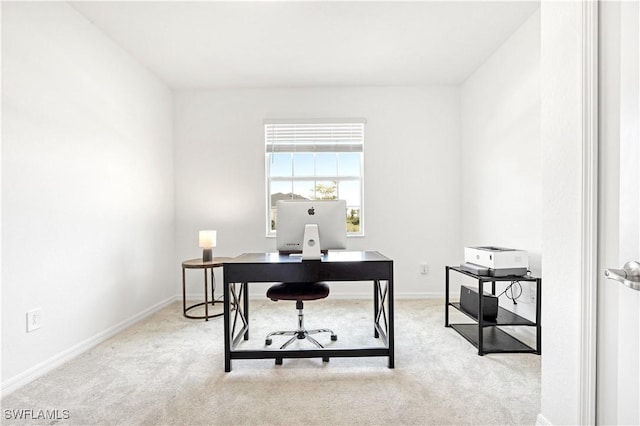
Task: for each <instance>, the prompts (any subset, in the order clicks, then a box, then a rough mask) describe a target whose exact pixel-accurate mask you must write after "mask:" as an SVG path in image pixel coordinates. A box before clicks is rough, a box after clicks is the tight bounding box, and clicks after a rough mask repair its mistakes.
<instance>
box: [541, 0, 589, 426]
mask: <svg viewBox="0 0 640 426" xmlns="http://www.w3.org/2000/svg"><path fill="white" fill-rule="evenodd" d="M541 31H542V32H541V34H542V41H541V42H542V45H541V46H542V72H541V80H540V81H541V91H542V116H541V123H542V157H541V160H542V205H543V209H542V241H543V244H542V252H543V253H544V256H543V259H542V265H543V269H542V279H543V286H542V289H543V291H542V294H543V296H542V318H543V344H542V354H543V355H542V379H541V385H542V400H541V410H542V413H541V418H539V419H538V421H539V423H542V424H544V423H551V424H556V425H561V424H579V423H580V415H579V411H580V333H581V318H580V316H581V309H580V302H581V281H582V280H581V270H582V267H581V218H582V214H581V213H582V200H581V193H582V134H583V133H582V124H583V123H582V78H581V76H582V4H581V3H580V2H572V1H566V2H542V6H541Z"/></svg>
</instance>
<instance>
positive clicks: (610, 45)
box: [596, 2, 640, 425]
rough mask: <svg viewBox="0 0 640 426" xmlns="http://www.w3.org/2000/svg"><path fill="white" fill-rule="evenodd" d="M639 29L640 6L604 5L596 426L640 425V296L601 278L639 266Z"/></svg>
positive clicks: (601, 6) (633, 291) (602, 7)
mask: <svg viewBox="0 0 640 426" xmlns="http://www.w3.org/2000/svg"><path fill="white" fill-rule="evenodd" d="M639 27H640V8H639V5H638V2H601V3H600V30H599V36H600V37H599V43H600V45H599V47H600V91H599V101H600V110H599V114H600V121H599V126H600V140H599V143H600V147H601V149H600V162H599V178H600V195H599V202H600V205H599V216H600V222H599V225H600V226H599V247H598V249H599V250H598V255H599V265H600V273H599V279H598V331H597V336H598V337H597V345H598V348H597V391H596V401H597V414H596V415H597V421H598V423H599V424H634V425H637V424H640V291H638V290H636V289H633V288H631V287H633V286H631V287H629V286H626V285H624V284H625V283H624V282H621V281H618V280H613V279H607V278H606V277H605V274H604V271H605V269H607V268H614V269H618V270H620V269H622V268H623V265H625V263H627V262H630V261H636V262H640V138H639V135H640V108H639V104H640V67H639V57H640V31H639ZM632 265H633V264H632V263H629V264H628V266H627V269H629V268H631V266H632ZM631 269H632V268H631ZM614 272H615V271H614ZM618 272H619V271H618ZM612 277H613V275H612ZM631 280H632V281H633V278H631ZM626 284H629V282H626Z"/></svg>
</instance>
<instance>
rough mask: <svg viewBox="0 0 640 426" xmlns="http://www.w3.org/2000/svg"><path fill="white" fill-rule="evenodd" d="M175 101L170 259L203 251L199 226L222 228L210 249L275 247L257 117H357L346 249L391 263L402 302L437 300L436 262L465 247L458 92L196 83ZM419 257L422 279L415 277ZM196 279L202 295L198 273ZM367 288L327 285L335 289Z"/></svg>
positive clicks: (365, 290) (230, 252)
mask: <svg viewBox="0 0 640 426" xmlns="http://www.w3.org/2000/svg"><path fill="white" fill-rule="evenodd" d="M174 97H175V115H174V119H175V121H174V128H175V144H176V150H175V159H176V160H175V161H176V162H175V167H176V239H177V241H176V245H177V257H178V258H177V262H179V261H182V260H184V259H188V258H193V257H198V256H200V249H198V246H197V232H198V230H199V229H204V228H213V229H217V230H218V247H217V249H216V255H220V256H224V255H227V256H235V255H238V254H241V253H243V252H251V251H274V250H275V240H274V239H272V238H271V239H270V238H266V237H265V204H266V202H265V164H264V161H265V156H264V130H263V121H264V120H265V119H274V118H335V117H364V118H366V119H367V125H366V128H365V135H366V136H365V179H364V182H365V196H364V205H365V209H366V211H365V215H366V219H365V220H366V236H365V237H363V238H350V239H349V241H348V248H349V249H352V250H378V251H380V252H382V253H384V254H386V255H387V256H390V257H391V258H393V259H394V260H395V289H396V295H397V296H398V297H402V296H426V295H434V294H437V295H442V293H443V291H444V289H443V276H444V265H445V264H449V263H451V262H453V261H457V260H458V253H459V251H460V247H461V246H460V237H459V235H460V230H459V224H460V145H459V140H460V139H459V138H460V119H459V116H460V105H459V89H458V88H456V87H428V88H320V89H253V90H208V91H207V90H202V91H178V92H177V93H175V95H174ZM421 260H425V261H427V262H428V263H429V265H430V273H429V275H426V276H424V275H420V274H419V267H418V265H419V262H420V261H421ZM200 280H201V279H200ZM194 285H195V286H196V287H194V288H193V290H192V291H194V292H198V291H199V292H200V293H201V292H202V290H201V289H200V288H201V283H200V282H198V281H197V279H194ZM253 288H254V294H259V292H260V291H262V290H261V288H260V287H258V286H254V287H253ZM190 291H191V290H190ZM370 291H371V290H370V285H367V286H345V287H344V288H340V287H339V286H333V287H332V293H333V294H342V295H343V296H344V295H348V294H351V295H353V294H359V295H362V296H366V297H368V296H369V295H370Z"/></svg>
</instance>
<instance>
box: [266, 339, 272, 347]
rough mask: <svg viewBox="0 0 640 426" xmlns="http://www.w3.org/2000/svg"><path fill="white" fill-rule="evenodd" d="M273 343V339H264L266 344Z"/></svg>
mask: <svg viewBox="0 0 640 426" xmlns="http://www.w3.org/2000/svg"><path fill="white" fill-rule="evenodd" d="M271 343H273V341H272V340H271V339H265V340H264V344H265V345H267V346H269V345H270V344H271Z"/></svg>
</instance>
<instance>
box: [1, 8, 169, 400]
mask: <svg viewBox="0 0 640 426" xmlns="http://www.w3.org/2000/svg"><path fill="white" fill-rule="evenodd" d="M2 56H3V57H2V246H3V250H2V340H3V341H2V387H3V391H5V392H6V391H7V390H10V389H11V388H12V387H13V386H17V385H19V384H21V383H23V382H24V381H28V380H29V378H33V376H34V375H37V374H39V373H41V372H42V369H46V368H48V367H50V366H51V365H52V364H55V363H56V362H60V361H62V360H64V359H65V357H68V356H72V355H73V354H75V353H76V352H77V351H79V350H82V349H83V348H85V349H86V346H87V345H89V344H91V343H95V342H96V341H97V340H99V339H100V338H103V337H104V336H106V335H108V334H109V333H111V332H113V331H115V330H117V329H118V327H119V326H122V325H123V324H126V322H127V321H128V320H131V319H136V318H139V317H140V315H141V313H142V314H144V312H145V311H147V310H149V309H152V308H153V307H154V306H157V305H158V304H161V303H163V302H164V301H166V300H168V299H171V298H173V297H174V296H175V294H176V292H175V283H176V281H177V277H178V273H177V272H178V271H177V267H176V265H175V263H174V260H175V252H174V234H173V230H174V213H173V203H174V198H173V150H172V149H173V147H172V139H171V137H172V127H171V119H172V117H171V114H172V109H171V105H172V104H171V102H172V95H171V92H170V90H169V89H168V88H167V87H166V86H165V85H164V84H163V83H161V82H160V81H159V80H158V79H157V78H156V77H155V76H153V75H151V74H150V73H149V72H148V71H147V70H146V69H144V68H142V67H141V66H140V65H138V63H136V62H135V61H134V60H132V59H131V57H130V56H129V55H128V54H127V53H125V52H124V51H123V50H121V49H120V48H118V47H117V46H116V45H115V44H114V43H112V42H111V41H110V40H109V39H108V38H107V37H105V36H104V35H103V34H102V33H101V32H99V31H98V30H96V29H95V27H93V26H92V25H91V24H90V23H89V22H88V21H87V20H86V19H84V18H83V17H81V16H80V15H79V14H78V13H77V12H75V11H74V10H73V9H72V8H70V7H69V6H68V5H67V4H66V3H62V2H45V3H30V2H20V3H7V2H3V4H2ZM33 308H41V309H42V316H43V326H42V328H41V329H39V330H36V331H34V332H32V333H28V334H27V333H26V327H25V323H26V320H25V313H26V311H27V310H30V309H33ZM96 339H97V340H96ZM47 366H48V367H47Z"/></svg>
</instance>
